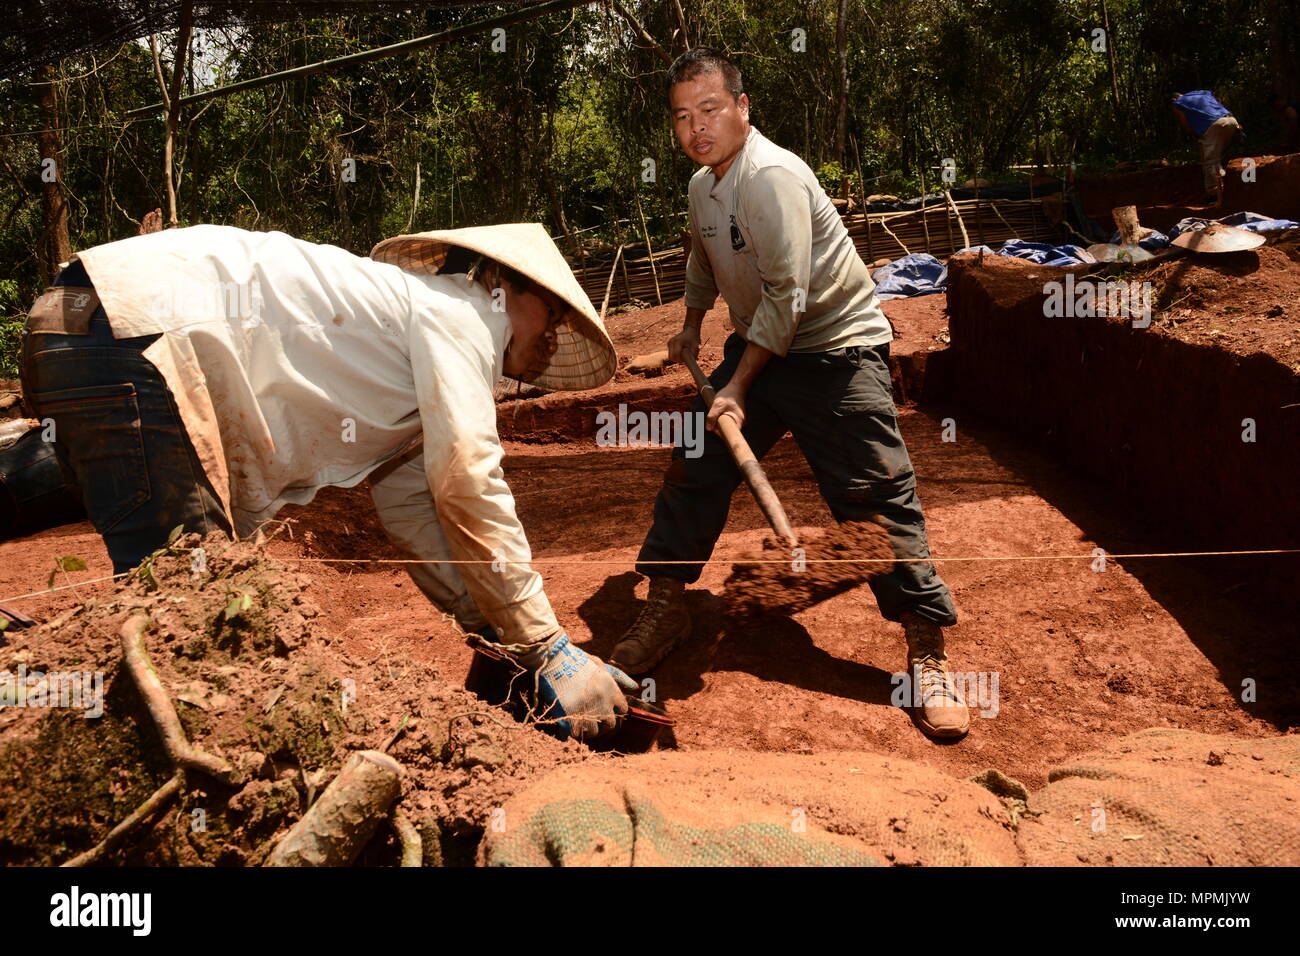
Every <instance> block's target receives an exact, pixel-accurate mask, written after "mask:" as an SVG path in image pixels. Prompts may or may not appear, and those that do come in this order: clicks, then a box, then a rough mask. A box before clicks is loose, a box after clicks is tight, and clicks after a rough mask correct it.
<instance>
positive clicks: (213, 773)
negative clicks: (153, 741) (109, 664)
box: [118, 614, 235, 783]
mask: <svg viewBox="0 0 1300 956" xmlns="http://www.w3.org/2000/svg"><path fill="white" fill-rule="evenodd" d="M148 626H149V616H148V615H147V614H133V615H131V616H130V617H129V618H127V619H126V623H125V624H123V625H122V628H121V630H120V631H118V634H119V636H120V637H121V638H122V656H123V660H124V661H125V662H126V667H127V670H128V671H129V672H130V674H131V678H132V680H134V681H135V686H136V688H137V689H138V690H139V691H140V697H141V698H142V699H143V700H144V703H145V706H146V707H147V708H148V709H149V714H150V716H152V717H153V721H154V724H155V725H156V726H157V727H158V733H159V734H160V735H161V736H162V739H163V745H164V746H165V747H166V748H167V756H168V757H170V758H171V761H172V764H173V765H174V766H175V767H176V768H177V769H178V770H200V771H202V772H203V773H206V774H207V775H208V776H210V777H214V778H216V779H217V780H220V781H221V782H222V783H230V782H231V781H232V778H233V777H234V774H235V768H234V767H232V766H230V764H228V763H226V761H224V760H222V759H221V758H220V757H216V756H213V755H212V754H209V753H205V752H204V751H202V750H199V749H197V748H195V747H192V746H190V742H189V740H188V739H186V737H185V729H184V728H183V727H182V726H181V719H180V717H178V716H177V715H176V708H175V707H173V706H172V701H171V697H169V696H168V694H167V690H166V688H164V687H163V684H162V681H161V680H159V679H158V672H157V671H155V670H154V668H153V662H152V661H151V660H149V655H148V653H147V652H146V651H145V649H144V632H145V629H146V628H147V627H148Z"/></svg>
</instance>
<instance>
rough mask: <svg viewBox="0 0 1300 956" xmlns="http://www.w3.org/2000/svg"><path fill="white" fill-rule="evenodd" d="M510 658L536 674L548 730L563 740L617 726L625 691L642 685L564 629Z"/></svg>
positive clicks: (537, 693)
mask: <svg viewBox="0 0 1300 956" xmlns="http://www.w3.org/2000/svg"><path fill="white" fill-rule="evenodd" d="M516 646H518V645H516ZM510 656H511V657H512V658H514V660H515V661H517V662H518V663H519V665H520V666H521V667H523V668H525V669H526V670H527V671H528V672H529V675H530V676H531V679H532V681H533V690H534V699H535V701H536V716H537V717H538V719H539V720H541V721H542V722H543V723H542V727H543V729H545V730H548V731H550V732H552V733H554V734H555V735H556V736H558V737H560V738H561V739H564V738H566V737H573V738H574V739H576V740H594V739H596V738H598V737H602V736H605V735H606V734H610V733H613V732H614V731H616V730H618V728H619V727H620V726H621V725H622V723H623V715H624V714H626V713H627V696H626V693H625V692H630V693H633V694H635V693H637V692H638V691H639V690H640V689H641V688H640V686H639V685H638V684H637V682H636V681H634V680H633V679H632V678H630V677H628V676H627V675H626V674H624V673H623V672H622V671H621V670H619V669H618V668H617V667H614V666H613V665H611V664H606V663H605V662H604V661H602V660H601V659H600V658H599V657H596V656H594V655H592V654H588V653H587V652H586V651H584V650H583V649H582V648H580V647H578V646H577V645H575V644H574V643H573V642H572V641H570V640H569V635H568V634H566V633H565V632H564V631H560V632H559V633H558V634H556V635H555V636H554V637H551V638H549V639H547V640H545V641H541V642H539V643H537V644H536V645H533V646H530V647H528V648H527V649H525V650H520V651H514V652H513V653H511V655H510ZM524 679H525V680H528V679H529V678H528V677H525V678H524Z"/></svg>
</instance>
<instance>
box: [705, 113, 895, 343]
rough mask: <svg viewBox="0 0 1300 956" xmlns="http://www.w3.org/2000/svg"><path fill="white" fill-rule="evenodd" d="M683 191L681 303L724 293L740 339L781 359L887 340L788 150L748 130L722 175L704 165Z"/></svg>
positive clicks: (857, 266) (813, 180)
mask: <svg viewBox="0 0 1300 956" xmlns="http://www.w3.org/2000/svg"><path fill="white" fill-rule="evenodd" d="M688 196H689V207H690V219H691V253H690V257H689V258H688V259H687V261H686V305H687V307H689V308H695V309H703V310H705V311H707V310H709V309H711V308H713V303H714V302H715V301H716V300H717V297H718V293H719V292H721V293H722V297H723V299H724V300H726V303H727V308H728V310H729V312H730V314H731V322H732V325H734V326H735V328H736V331H737V332H739V333H740V335H741V337H742V338H744V339H745V341H747V342H753V343H754V344H756V345H760V346H762V347H763V348H765V349H767V350H769V351H771V352H775V353H776V354H777V355H781V356H784V355H785V354H786V353H787V352H826V351H829V350H831V349H837V348H844V347H846V346H850V345H881V344H883V343H885V342H888V341H890V339H892V338H893V332H892V331H891V330H890V327H889V320H888V319H887V318H885V313H884V311H883V310H882V309H881V308H880V301H879V300H878V299H877V298H876V293H875V289H876V286H875V283H874V282H872V281H871V275H870V273H869V272H868V271H867V267H866V265H865V264H864V263H863V262H862V257H861V256H859V255H858V250H857V248H856V247H855V246H854V245H853V240H852V239H851V238H850V237H849V234H848V230H846V229H845V228H844V223H843V222H842V221H841V220H840V215H839V213H838V212H837V211H836V210H835V206H834V205H833V204H832V203H831V201H830V199H829V198H828V197H827V196H826V191H825V190H824V189H822V187H821V184H820V183H818V182H817V177H816V176H815V175H813V172H812V170H811V169H809V168H808V164H807V163H805V162H804V161H803V160H802V159H800V158H799V157H798V156H796V155H795V154H794V153H792V152H790V151H789V150H788V149H782V148H781V147H780V146H777V145H776V144H775V143H773V142H772V141H771V140H769V139H768V138H767V137H765V136H763V134H761V133H760V132H759V131H758V130H757V129H754V128H753V127H750V130H749V136H748V138H747V139H746V140H745V145H744V146H743V147H742V148H741V151H740V153H739V154H737V156H736V158H735V159H734V160H732V163H731V166H730V167H729V168H728V169H727V172H726V175H724V176H723V177H722V178H721V179H718V178H717V176H715V175H714V173H713V170H712V169H711V168H710V167H708V166H704V167H702V168H701V169H699V170H698V171H697V172H696V173H695V175H694V176H692V177H691V183H690V187H689V189H688ZM733 224H734V227H735V230H736V232H735V233H733V232H732V227H733ZM737 246H739V248H737Z"/></svg>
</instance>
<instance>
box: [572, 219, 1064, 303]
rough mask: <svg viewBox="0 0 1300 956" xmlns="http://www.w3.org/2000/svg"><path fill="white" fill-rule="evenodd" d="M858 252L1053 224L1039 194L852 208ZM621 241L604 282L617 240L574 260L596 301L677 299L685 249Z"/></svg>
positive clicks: (887, 255) (1053, 236)
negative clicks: (901, 208) (904, 207)
mask: <svg viewBox="0 0 1300 956" xmlns="http://www.w3.org/2000/svg"><path fill="white" fill-rule="evenodd" d="M843 222H844V226H845V228H847V229H848V231H849V236H850V237H851V238H852V239H853V244H854V245H855V246H857V248H858V254H859V255H860V256H862V261H863V262H865V263H866V264H867V265H868V266H871V265H872V264H873V263H875V262H878V261H880V260H892V259H897V258H899V257H900V256H905V255H908V254H910V253H913V252H928V253H930V255H932V256H936V257H938V258H940V259H943V258H946V257H948V256H950V255H952V254H953V253H954V252H956V251H957V250H958V249H961V248H963V247H965V246H966V245H967V243H966V242H965V241H964V238H965V237H964V236H963V233H965V236H968V237H969V239H970V243H969V244H971V245H980V244H984V245H988V246H992V247H993V248H995V249H996V248H997V247H998V246H999V245H1001V244H1002V242H1004V241H1005V240H1007V239H1027V240H1030V241H1052V242H1054V241H1056V240H1057V239H1059V238H1060V235H1059V227H1058V226H1057V225H1056V224H1055V223H1054V222H1053V220H1052V219H1051V218H1050V217H1048V216H1047V215H1046V214H1045V213H1044V210H1043V200H1041V199H961V200H950V201H942V202H938V203H936V204H935V205H933V206H926V207H925V208H923V209H912V210H908V211H905V212H873V213H866V214H863V213H854V214H852V215H849V216H845V217H844V219H843ZM646 248H647V247H646V245H645V244H644V243H643V244H641V245H631V244H629V245H626V246H624V247H623V255H622V257H621V258H620V259H619V261H618V263H617V269H618V274H617V276H616V277H615V278H614V281H613V284H612V286H611V285H610V269H611V267H613V266H615V259H616V258H618V257H616V256H615V252H616V247H613V246H611V247H610V248H609V249H608V250H602V251H600V252H597V253H595V254H592V253H590V252H588V253H586V254H585V255H584V256H583V257H582V259H581V260H580V261H572V260H571V264H572V265H573V266H574V270H573V271H574V273H575V274H576V275H577V277H578V281H579V282H581V283H582V287H583V288H584V289H585V290H586V292H587V295H588V296H589V297H590V298H591V300H592V301H593V302H596V303H599V302H601V301H603V300H604V298H605V291H606V289H607V288H609V290H610V291H609V308H616V307H618V306H623V305H627V304H628V303H630V302H632V301H633V300H636V301H639V302H648V303H650V304H651V305H658V304H661V303H663V302H671V301H673V300H674V299H680V298H681V297H682V296H683V295H684V294H685V290H686V251H685V249H683V247H682V246H681V245H677V246H670V247H667V248H655V249H654V253H653V255H648V254H647V252H646ZM656 280H657V285H656Z"/></svg>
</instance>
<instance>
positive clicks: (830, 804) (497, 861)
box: [480, 751, 1020, 866]
mask: <svg viewBox="0 0 1300 956" xmlns="http://www.w3.org/2000/svg"><path fill="white" fill-rule="evenodd" d="M504 813H505V817H506V820H507V821H508V825H507V827H505V828H504V829H503V830H502V831H501V832H489V833H488V835H487V837H486V838H485V839H484V841H483V844H482V849H481V852H480V862H482V863H484V864H486V865H488V866H546V865H558V866H575V865H578V866H583V865H585V866H591V865H597V866H790V865H795V866H798V865H822V866H889V865H895V866H922V865H928V866H1018V865H1019V864H1020V856H1019V854H1018V852H1017V850H1016V846H1015V840H1014V830H1013V820H1014V817H1013V815H1012V811H1011V810H1009V809H1008V805H1004V803H1003V802H1001V801H1000V800H999V798H998V797H997V796H995V795H994V794H993V793H991V792H990V791H989V790H987V789H985V788H983V787H981V786H979V785H978V784H975V783H972V782H970V781H964V780H955V779H953V778H952V777H949V776H948V775H947V774H945V773H943V772H942V771H940V770H936V769H934V768H932V767H926V766H924V765H922V764H918V763H913V762H912V761H908V760H898V759H894V758H889V757H882V756H879V755H877V754H869V753H853V752H842V753H833V754H824V755H818V756H798V755H794V754H769V753H764V754H757V753H751V754H734V753H730V752H724V751H703V752H696V753H656V754H644V755H641V756H636V757H629V758H627V759H626V760H623V761H620V762H618V763H617V764H603V765H601V764H594V765H588V766H585V767H582V768H579V769H577V770H576V771H561V772H558V773H554V774H551V775H549V776H547V777H546V778H544V779H543V780H541V781H539V782H538V783H536V784H535V785H533V786H531V787H530V788H529V789H528V790H527V791H525V792H523V793H521V794H519V795H518V796H516V797H515V798H514V799H513V800H511V801H509V802H508V803H507V804H506V805H505V809H504Z"/></svg>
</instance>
